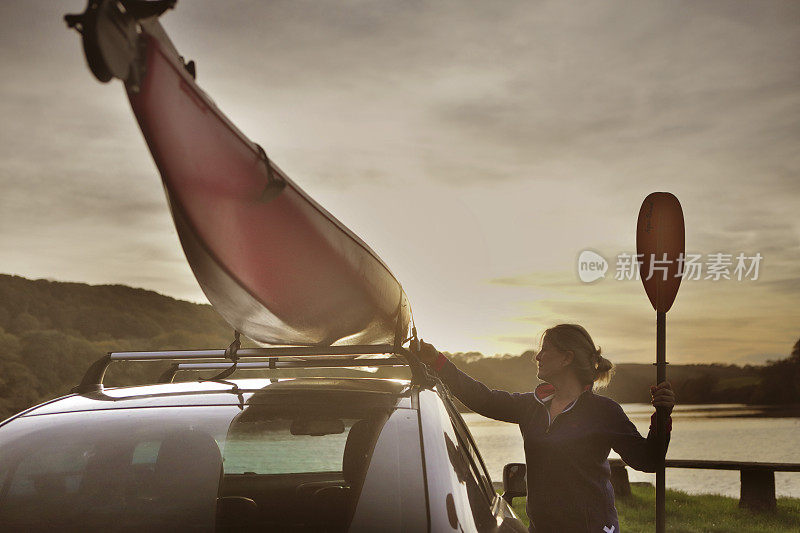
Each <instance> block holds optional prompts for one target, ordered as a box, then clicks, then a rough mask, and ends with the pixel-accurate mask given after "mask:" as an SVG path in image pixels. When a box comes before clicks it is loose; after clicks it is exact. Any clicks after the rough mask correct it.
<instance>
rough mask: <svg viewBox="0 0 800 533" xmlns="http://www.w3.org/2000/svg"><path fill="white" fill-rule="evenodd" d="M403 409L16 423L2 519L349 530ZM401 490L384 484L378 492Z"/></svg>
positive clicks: (284, 401) (378, 405)
mask: <svg viewBox="0 0 800 533" xmlns="http://www.w3.org/2000/svg"><path fill="white" fill-rule="evenodd" d="M271 400H275V401H271ZM394 403H395V399H394V398H393V397H386V396H385V395H384V396H376V397H370V395H369V394H365V393H359V394H355V395H352V394H344V393H341V392H337V393H336V394H321V395H320V394H311V393H308V392H307V391H304V392H303V393H302V394H298V393H294V394H293V395H276V396H275V397H274V398H265V397H261V398H260V400H259V401H258V402H256V403H254V404H253V405H248V404H246V403H245V404H244V405H241V406H235V405H234V406H185V407H156V408H138V409H127V410H126V409H114V410H107V411H94V412H92V411H88V412H80V413H59V414H48V415H39V416H25V417H21V418H17V419H15V420H12V421H11V422H9V423H8V424H6V425H5V426H3V427H2V428H0V523H2V524H3V526H4V528H6V527H7V528H10V529H15V530H25V531H39V530H81V531H99V530H107V528H108V524H114V525H115V527H117V528H118V529H119V530H125V531H128V530H129V531H162V530H163V531H174V528H175V524H181V525H182V526H183V527H185V528H187V529H192V530H193V531H214V530H216V531H226V530H231V531H234V530H238V529H237V528H242V527H244V528H253V529H260V530H262V529H263V530H285V529H311V528H313V527H317V526H319V525H320V524H328V525H329V526H330V529H331V530H337V529H342V530H344V528H345V527H346V524H347V523H348V521H349V520H350V518H351V517H352V515H353V512H354V509H355V507H356V504H357V502H358V500H359V497H360V491H361V484H362V482H363V479H364V476H365V472H366V469H367V466H368V465H369V461H370V456H371V454H372V450H373V447H374V445H375V442H376V441H377V438H378V435H379V434H380V432H381V428H382V427H383V424H384V423H385V421H386V419H387V418H388V416H389V414H390V413H391V411H392V409H393V405H394ZM396 489H397V487H396V486H394V485H386V486H377V488H376V489H375V490H376V491H377V494H376V495H375V496H377V497H378V498H384V499H385V498H391V497H392V496H391V494H389V491H391V490H396ZM381 491H385V492H384V493H381ZM218 502H219V503H218Z"/></svg>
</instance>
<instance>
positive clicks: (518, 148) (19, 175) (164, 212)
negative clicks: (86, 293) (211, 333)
mask: <svg viewBox="0 0 800 533" xmlns="http://www.w3.org/2000/svg"><path fill="white" fill-rule="evenodd" d="M84 7H85V2H83V1H82V0H69V1H55V0H51V1H48V0H24V1H22V0H7V1H4V2H2V3H1V4H0V17H1V18H0V20H2V24H3V28H2V32H0V44H2V46H1V47H0V67H1V68H2V73H3V75H2V76H1V77H0V112H2V117H3V127H2V129H0V272H4V273H10V274H17V275H21V276H25V277H29V278H48V279H55V280H63V281H80V282H86V283H92V284H105V283H122V284H127V285H131V286H135V287H143V288H147V289H152V290H155V291H158V292H161V293H163V294H167V295H170V296H174V297H176V298H182V299H188V300H192V301H198V302H205V301H206V300H205V297H204V295H203V293H202V291H201V290H200V288H199V286H198V285H197V283H196V281H195V280H194V277H193V276H192V273H191V271H190V269H189V267H188V265H187V263H186V260H185V258H184V256H183V252H182V250H181V247H180V244H179V242H178V238H177V234H176V232H175V229H174V226H173V223H172V220H171V218H170V214H169V210H168V207H167V204H166V200H165V197H164V193H163V189H162V187H161V181H160V177H159V175H158V172H157V170H156V168H155V165H154V164H153V161H152V158H151V157H150V154H149V152H148V151H147V148H146V146H145V143H144V141H143V138H142V136H141V133H140V132H139V130H138V127H137V125H136V123H135V120H134V118H133V115H132V113H131V112H130V109H129V106H128V103H127V101H126V98H125V95H124V90H123V87H122V85H121V83H120V82H119V81H118V80H115V81H113V82H111V83H109V84H101V83H100V82H98V81H97V80H96V79H94V77H93V76H92V75H91V74H90V73H89V71H88V69H87V68H86V64H85V61H84V59H83V53H82V50H81V46H80V40H79V36H78V34H77V33H75V32H72V31H67V29H66V27H65V25H64V23H63V20H62V16H63V14H65V13H67V12H80V11H82V10H83V9H84ZM161 21H162V24H163V25H164V27H165V28H166V30H167V31H168V32H169V34H170V36H171V37H172V40H173V42H174V43H175V45H176V47H177V48H178V50H179V51H180V52H181V53H182V54H183V55H184V56H186V57H187V58H190V59H194V60H195V61H196V63H197V79H198V83H199V85H200V86H201V87H202V88H203V89H204V90H205V91H206V92H207V93H208V94H209V95H210V96H211V97H212V98H213V99H214V100H215V102H216V103H217V105H218V106H219V108H220V109H221V110H222V111H223V112H224V113H226V114H227V115H228V116H229V117H230V118H231V120H232V121H233V122H234V123H235V124H236V125H237V126H238V127H239V128H240V129H241V130H242V131H243V132H244V133H245V134H246V135H248V136H249V137H250V138H251V139H252V140H254V141H255V142H258V143H260V144H261V145H262V146H264V147H265V149H266V150H267V152H268V153H269V155H270V158H271V159H272V160H273V161H274V162H275V163H276V164H278V166H280V167H281V168H282V169H283V170H284V171H285V172H286V173H287V174H288V175H289V176H290V177H291V178H292V179H293V180H294V181H295V182H296V183H297V184H298V185H300V186H301V187H302V188H303V189H304V190H306V191H307V192H308V193H309V194H310V195H311V196H312V197H314V198H315V199H316V200H317V201H318V202H320V203H321V204H322V205H323V206H324V207H325V208H326V209H327V210H328V211H330V212H331V213H333V215H334V216H336V217H337V218H338V219H339V220H341V221H342V222H343V223H344V224H346V225H347V226H348V227H349V228H351V229H352V230H353V231H354V232H355V233H356V234H358V235H359V236H360V237H361V238H362V239H363V240H364V241H366V242H367V243H368V244H369V245H370V246H371V247H372V248H373V249H374V250H375V251H376V252H377V253H378V254H379V255H380V256H381V258H382V259H383V260H384V261H385V262H386V263H387V264H388V265H389V267H390V268H391V269H392V271H393V272H394V274H395V275H396V277H397V278H398V279H399V280H400V282H401V283H402V284H403V287H404V289H405V291H406V293H407V294H408V296H409V299H410V301H411V304H412V307H413V309H414V316H415V320H416V324H417V326H418V329H419V332H420V334H421V336H422V337H423V338H425V339H426V340H427V341H429V342H432V343H434V344H435V345H436V346H437V348H439V349H442V350H447V351H451V352H456V351H480V352H483V353H485V354H487V355H491V354H498V353H500V354H502V353H511V354H516V353H521V352H522V351H525V350H528V349H531V348H534V347H535V346H536V343H537V341H538V338H539V335H540V333H541V332H542V331H543V330H544V329H545V328H547V327H549V326H552V325H554V324H557V323H561V322H570V323H579V324H582V325H584V326H585V327H586V328H587V329H588V331H589V332H590V333H591V334H592V336H593V338H594V340H595V342H596V344H597V345H599V346H601V347H602V349H603V353H604V355H605V356H606V357H608V358H609V359H610V360H611V361H613V362H619V363H623V362H638V363H649V362H652V361H654V359H655V313H654V311H653V310H652V308H651V307H650V304H649V302H648V300H647V297H646V295H645V293H644V290H643V289H642V285H641V282H640V281H637V280H636V279H626V280H618V279H615V269H616V262H617V256H618V255H619V254H621V253H629V254H630V253H636V242H635V229H636V219H637V215H638V212H639V207H640V205H641V203H642V200H643V199H644V198H645V197H646V196H647V195H648V194H649V193H651V192H654V191H668V192H671V193H673V194H675V195H676V196H677V198H678V199H679V200H680V202H681V204H682V207H683V211H684V217H685V224H686V249H687V252H690V253H696V254H700V255H701V258H702V260H703V261H704V262H707V261H709V260H710V258H709V256H710V254H715V253H722V254H731V255H732V256H733V257H734V258H735V256H736V255H737V254H739V253H744V254H745V256H746V257H752V256H755V254H756V253H758V254H760V255H761V256H762V258H763V259H762V260H761V262H760V263H759V272H758V277H757V279H752V278H753V277H755V276H754V274H753V273H751V275H750V277H749V278H748V277H747V276H745V277H744V279H742V280H737V279H736V278H735V276H733V275H732V274H733V267H731V272H730V273H731V275H732V276H731V277H732V278H733V279H730V280H726V279H719V280H714V279H700V280H684V281H683V283H682V287H681V290H680V293H679V294H678V297H677V299H676V302H675V304H674V305H673V307H672V309H671V310H670V312H669V314H668V321H667V335H668V337H667V357H668V360H670V361H671V362H674V363H709V362H719V363H735V364H748V363H752V364H757V363H763V362H765V361H767V360H771V359H772V360H774V359H779V358H783V357H786V356H787V355H788V354H789V352H790V351H791V349H792V345H793V344H794V343H795V342H796V341H797V339H798V338H799V337H800V308H799V307H798V302H800V276H798V264H799V262H800V220H799V219H798V217H797V213H799V212H800V4H798V3H797V2H794V1H772V0H765V1H760V2H752V1H749V0H726V1H713V0H712V1H704V2H696V1H666V0H663V1H662V0H659V1H641V2H624V1H621V0H609V1H604V2H586V1H576V2H564V1H543V2H530V1H503V2H483V1H475V0H468V1H458V2H456V1H441V0H440V1H423V0H418V1H404V2H399V1H395V2H389V1H386V2H383V1H369V0H354V1H342V2H317V1H302V0H293V1H269V2H260V1H252V2H244V1H233V0H226V1H224V2H223V1H211V0H191V1H188V0H182V1H179V2H178V5H177V8H176V9H175V10H173V11H170V12H167V13H166V14H165V15H164V16H163V17H162V18H161ZM584 250H592V251H594V252H595V253H598V254H600V255H601V256H602V257H604V258H605V259H606V260H607V261H608V263H609V270H608V272H607V273H606V276H605V278H603V279H600V280H597V281H595V282H592V283H584V282H582V281H581V280H580V278H579V276H578V268H577V259H578V256H579V255H580V253H581V252H582V251H584ZM706 265H707V263H706ZM705 275H706V270H704V271H703V276H702V277H705Z"/></svg>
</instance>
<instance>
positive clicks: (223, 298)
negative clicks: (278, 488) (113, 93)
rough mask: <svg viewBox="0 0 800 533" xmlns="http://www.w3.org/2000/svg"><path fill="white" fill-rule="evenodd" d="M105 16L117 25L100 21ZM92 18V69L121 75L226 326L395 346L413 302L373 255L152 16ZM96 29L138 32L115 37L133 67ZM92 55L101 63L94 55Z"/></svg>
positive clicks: (282, 338)
mask: <svg viewBox="0 0 800 533" xmlns="http://www.w3.org/2000/svg"><path fill="white" fill-rule="evenodd" d="M123 4H125V2H123ZM145 4H149V3H145ZM91 9H92V3H91V2H90V6H89V8H87V13H85V14H84V15H83V16H84V17H86V16H87V14H88V13H89V11H90V10H91ZM104 9H105V11H109V10H111V11H110V12H112V14H111V15H110V16H111V17H118V18H119V17H122V18H119V20H113V21H112V22H113V24H106V23H104V22H103V19H102V17H103V16H106V13H105V12H104ZM95 11H96V12H97V13H95V15H94V16H96V17H97V20H95V21H94V26H95V27H96V28H98V29H97V30H96V31H97V32H98V34H100V35H99V38H98V39H97V42H96V43H91V44H93V45H94V46H95V48H94V49H90V46H89V45H87V35H86V27H84V28H83V36H84V48H85V50H86V53H87V59H88V60H89V64H90V67H91V68H92V72H94V73H95V74H96V75H97V72H98V70H99V71H101V72H102V71H103V68H104V67H105V70H106V71H108V72H111V73H112V74H113V73H115V72H122V73H123V76H120V77H122V78H123V80H124V81H125V84H126V88H127V94H128V98H129V101H130V105H131V108H132V110H133V113H134V115H135V116H136V119H137V121H138V123H139V126H140V128H141V131H142V134H143V135H144V138H145V140H146V142H147V145H148V147H149V149H150V152H151V154H152V156H153V159H154V160H155V163H156V166H157V167H158V170H159V172H160V174H161V178H162V182H163V185H164V189H165V192H166V196H167V200H168V203H169V207H170V210H171V213H172V217H173V220H174V222H175V227H176V229H177V232H178V236H179V238H180V242H181V245H182V247H183V250H184V253H185V255H186V259H187V261H188V263H189V265H190V267H191V269H192V271H193V273H194V275H195V277H196V279H197V281H198V283H199V285H200V287H201V288H202V290H203V292H204V293H205V295H206V297H207V298H208V300H209V302H210V303H211V305H212V306H213V307H214V309H215V310H216V311H217V312H218V313H219V314H220V315H221V316H222V317H223V318H224V319H225V321H226V322H227V323H228V324H230V325H231V327H233V328H234V329H236V330H237V331H239V332H241V333H242V334H244V335H246V336H247V337H249V338H251V339H252V340H254V341H256V342H258V343H260V344H268V345H323V346H327V345H342V344H345V345H350V344H380V343H385V344H397V343H398V342H399V343H402V342H403V341H404V340H405V337H406V336H407V333H408V328H409V316H410V307H409V303H408V300H407V298H406V295H405V292H404V291H403V288H402V286H401V284H400V283H399V282H398V280H397V279H396V278H395V276H394V275H393V274H392V272H391V271H390V270H389V268H388V267H387V266H386V264H385V263H384V262H383V261H382V260H381V259H380V258H379V257H378V255H377V254H376V253H375V252H374V251H373V250H372V249H371V248H370V247H369V246H367V245H366V244H365V243H364V242H363V241H362V240H361V239H360V238H359V237H358V236H356V235H355V234H354V233H353V232H352V231H350V230H349V229H348V228H347V227H345V226H344V225H343V224H342V223H341V222H339V221H338V220H337V219H336V218H335V217H334V216H333V215H331V214H330V213H329V212H327V211H326V210H325V209H324V208H323V207H322V206H320V205H319V204H318V203H317V202H315V201H314V200H313V199H312V198H311V197H310V196H309V195H308V194H307V193H306V192H304V191H303V190H302V189H301V188H300V187H299V186H298V185H297V184H296V183H295V182H293V181H292V180H291V179H290V178H289V177H288V176H286V174H285V173H284V172H282V171H281V169H280V168H278V167H277V165H275V164H274V163H273V162H272V161H271V160H270V159H269V157H268V156H267V154H266V152H265V151H264V150H263V149H262V148H261V147H260V146H259V145H257V144H255V143H254V142H253V141H251V140H250V139H248V138H247V137H246V136H245V135H244V134H243V133H242V132H241V131H239V129H238V128H236V126H234V125H233V124H232V123H231V121H230V120H228V118H227V117H226V116H225V115H224V114H223V113H222V112H221V111H220V110H219V109H218V108H217V106H216V105H215V104H214V102H213V101H212V100H211V99H210V98H209V97H208V96H207V95H206V94H205V93H204V92H203V91H202V90H201V89H200V88H199V87H198V85H197V83H196V82H195V76H194V64H193V63H190V64H188V65H187V64H186V63H184V60H183V58H182V57H181V56H180V55H179V54H178V52H177V51H176V49H175V48H174V46H173V45H172V43H171V42H170V40H169V38H168V37H167V35H166V33H165V32H164V30H163V28H162V27H161V25H160V23H159V22H158V20H157V17H150V18H147V19H143V20H138V19H134V18H133V17H132V15H131V14H130V13H125V12H123V13H122V14H120V13H117V12H116V11H113V7H107V8H106V7H105V2H101V5H100V7H99V8H96V9H95ZM130 11H133V10H132V9H131V10H130ZM120 21H122V22H120ZM68 22H69V20H68ZM81 22H82V24H83V26H88V25H89V23H87V22H85V21H81ZM104 24H105V25H106V26H109V27H111V26H113V27H114V28H115V30H114V31H119V30H118V29H119V28H123V27H128V26H130V27H133V28H135V31H133V30H131V31H127V32H121V33H122V34H123V35H122V37H120V35H119V34H114V35H113V37H114V38H116V39H117V40H119V41H122V42H124V43H125V47H126V48H125V50H127V54H128V56H125V57H124V58H123V59H124V60H125V61H130V66H129V68H127V67H125V64H124V63H123V64H122V66H123V67H125V68H120V67H119V66H117V65H116V64H115V63H114V61H116V62H117V63H120V62H121V61H122V60H121V59H119V57H120V56H121V55H124V54H121V52H120V53H117V51H116V50H117V49H115V51H113V52H109V51H108V49H109V48H110V45H109V44H108V42H109V41H111V40H113V39H111V38H104V36H103V33H102V32H103V31H104V30H103V28H104ZM126 24H127V25H128V26H125V25H126ZM131 25H134V26H131ZM89 38H91V36H90V37H89ZM117 46H118V49H119V50H122V47H119V45H117ZM104 47H105V48H104ZM98 49H99V55H100V59H101V61H100V65H101V66H100V67H97V64H98V63H97V61H98V59H97V57H92V56H91V55H90V54H91V53H92V52H94V53H95V54H97V53H98V52H97V51H98ZM115 54H116V55H115ZM108 58H110V59H108ZM104 59H105V62H103V61H102V60H104ZM92 61H95V63H94V65H93V63H92ZM98 77H99V76H98Z"/></svg>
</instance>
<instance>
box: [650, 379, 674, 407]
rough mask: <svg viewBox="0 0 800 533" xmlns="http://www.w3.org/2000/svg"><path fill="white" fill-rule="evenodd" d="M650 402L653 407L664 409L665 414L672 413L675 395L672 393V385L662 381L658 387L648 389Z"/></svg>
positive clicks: (653, 386)
mask: <svg viewBox="0 0 800 533" xmlns="http://www.w3.org/2000/svg"><path fill="white" fill-rule="evenodd" d="M650 398H651V399H650V402H651V403H652V404H653V406H654V407H666V408H667V413H671V412H672V408H673V407H675V393H674V392H672V384H671V383H670V382H669V381H664V382H662V383H659V384H658V385H652V386H651V387H650Z"/></svg>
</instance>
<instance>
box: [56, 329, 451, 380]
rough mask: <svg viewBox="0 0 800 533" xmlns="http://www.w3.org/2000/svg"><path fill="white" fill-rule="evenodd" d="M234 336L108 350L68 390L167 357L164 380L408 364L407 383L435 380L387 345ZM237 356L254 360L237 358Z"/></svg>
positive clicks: (404, 351) (413, 358) (409, 354)
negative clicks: (214, 346)
mask: <svg viewBox="0 0 800 533" xmlns="http://www.w3.org/2000/svg"><path fill="white" fill-rule="evenodd" d="M237 342H238V337H237V340H235V341H234V343H232V344H231V346H229V347H228V348H227V349H224V350H222V349H218V350H167V351H155V352H109V353H107V354H105V355H104V356H103V357H101V358H100V359H98V360H97V361H95V362H94V363H92V365H91V366H90V367H89V368H88V369H87V370H86V373H85V374H84V376H83V379H82V380H81V382H80V384H79V385H78V386H76V387H74V388H73V389H72V392H74V393H77V394H85V393H89V392H96V391H102V390H103V378H104V377H105V374H106V371H107V370H108V367H109V366H110V365H111V363H114V362H118V361H172V362H173V364H172V365H171V366H170V368H169V369H167V370H166V371H165V372H164V373H163V374H162V375H161V378H160V379H159V382H160V383H169V382H171V381H172V379H173V378H174V377H175V373H176V372H178V371H180V370H222V371H223V372H222V373H220V374H219V375H218V376H215V377H214V378H211V380H214V379H224V378H226V377H228V376H230V375H231V374H233V373H234V372H235V371H236V370H238V369H281V368H337V367H379V366H408V367H409V369H410V370H411V383H412V385H420V386H424V387H431V386H433V384H434V382H435V379H434V378H433V377H432V376H431V375H430V374H429V373H428V370H427V368H426V367H425V365H424V364H422V362H420V360H419V359H418V358H417V356H416V355H415V354H414V353H413V352H411V351H409V350H407V349H405V348H403V347H401V346H396V345H393V344H361V345H350V346H279V347H270V348H239V347H238V346H236V344H237ZM364 355H389V356H390V357H384V358H360V356H364ZM241 359H260V360H258V361H250V362H243V361H241Z"/></svg>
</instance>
